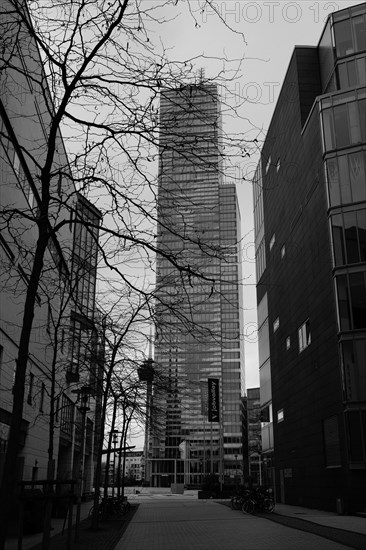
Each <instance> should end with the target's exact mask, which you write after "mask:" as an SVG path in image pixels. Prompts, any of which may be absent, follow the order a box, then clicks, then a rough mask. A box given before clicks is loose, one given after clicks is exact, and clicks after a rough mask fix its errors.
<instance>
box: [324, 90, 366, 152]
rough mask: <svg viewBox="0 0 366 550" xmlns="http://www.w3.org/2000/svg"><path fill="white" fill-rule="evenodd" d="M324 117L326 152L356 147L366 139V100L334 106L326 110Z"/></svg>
mask: <svg viewBox="0 0 366 550" xmlns="http://www.w3.org/2000/svg"><path fill="white" fill-rule="evenodd" d="M360 93H361V92H360ZM333 101H334V102H335V99H333ZM322 116H323V132H324V146H325V151H331V150H333V149H337V148H340V147H347V146H349V145H354V144H357V143H360V142H361V141H362V140H365V139H366V124H365V123H364V120H365V116H366V100H365V99H359V100H358V101H349V102H348V103H342V104H339V105H334V106H333V107H331V108H329V109H324V110H323V112H322Z"/></svg>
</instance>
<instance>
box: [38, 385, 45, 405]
mask: <svg viewBox="0 0 366 550" xmlns="http://www.w3.org/2000/svg"><path fill="white" fill-rule="evenodd" d="M45 391H46V386H45V384H44V382H42V385H41V395H40V399H39V410H40V412H43V407H44V395H45Z"/></svg>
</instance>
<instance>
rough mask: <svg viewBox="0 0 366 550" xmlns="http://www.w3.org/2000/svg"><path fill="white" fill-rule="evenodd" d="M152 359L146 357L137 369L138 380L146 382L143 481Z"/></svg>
mask: <svg viewBox="0 0 366 550" xmlns="http://www.w3.org/2000/svg"><path fill="white" fill-rule="evenodd" d="M153 364H154V361H153V359H151V358H149V359H146V360H145V361H144V362H143V363H142V365H141V367H140V368H138V369H137V373H138V376H139V380H140V382H146V420H145V449H144V450H145V453H144V454H145V456H144V462H145V468H144V481H146V479H147V461H148V457H149V449H148V446H149V428H150V415H151V397H152V385H153V380H154V367H153Z"/></svg>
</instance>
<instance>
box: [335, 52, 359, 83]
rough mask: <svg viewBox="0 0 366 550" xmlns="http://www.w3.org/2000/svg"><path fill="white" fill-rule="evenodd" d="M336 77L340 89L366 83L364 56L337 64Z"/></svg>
mask: <svg viewBox="0 0 366 550" xmlns="http://www.w3.org/2000/svg"><path fill="white" fill-rule="evenodd" d="M338 79H339V86H340V88H341V89H345V88H354V87H356V86H361V85H363V84H366V58H365V56H363V57H360V58H358V59H351V60H350V61H346V62H344V63H340V64H339V65H338Z"/></svg>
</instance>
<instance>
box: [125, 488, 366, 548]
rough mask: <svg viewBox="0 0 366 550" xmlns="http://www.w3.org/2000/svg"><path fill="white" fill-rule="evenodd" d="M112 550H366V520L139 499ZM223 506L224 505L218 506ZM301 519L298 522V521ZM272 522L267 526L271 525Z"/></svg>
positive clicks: (182, 499) (190, 499)
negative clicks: (247, 512)
mask: <svg viewBox="0 0 366 550" xmlns="http://www.w3.org/2000/svg"><path fill="white" fill-rule="evenodd" d="M132 498H133V500H134V501H139V502H140V506H139V508H138V510H137V512H136V514H135V516H134V517H133V519H132V521H131V522H130V523H129V525H128V527H127V529H126V531H125V532H124V534H123V536H122V538H121V539H120V541H119V542H118V544H117V546H116V550H186V549H187V548H190V550H207V549H210V550H222V549H223V548H224V549H225V550H294V549H296V550H314V548H319V549H320V550H346V549H348V550H349V548H356V549H358V550H364V548H366V520H364V519H363V518H357V517H353V516H338V515H337V514H332V513H330V512H323V511H319V510H309V509H306V508H299V507H296V506H287V505H281V504H279V505H277V506H276V509H275V511H276V513H275V514H268V515H266V516H263V515H262V516H251V515H244V514H242V512H241V511H236V510H231V509H230V507H228V506H227V501H225V504H226V506H222V505H221V504H220V502H219V501H213V500H203V501H202V500H197V499H196V498H195V497H194V496H192V495H186V494H185V495H170V494H168V493H166V494H159V495H157V494H155V495H154V494H140V495H136V496H134V497H132V496H131V500H132ZM222 504H224V501H222ZM299 518H301V519H299ZM269 520H271V521H269Z"/></svg>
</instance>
